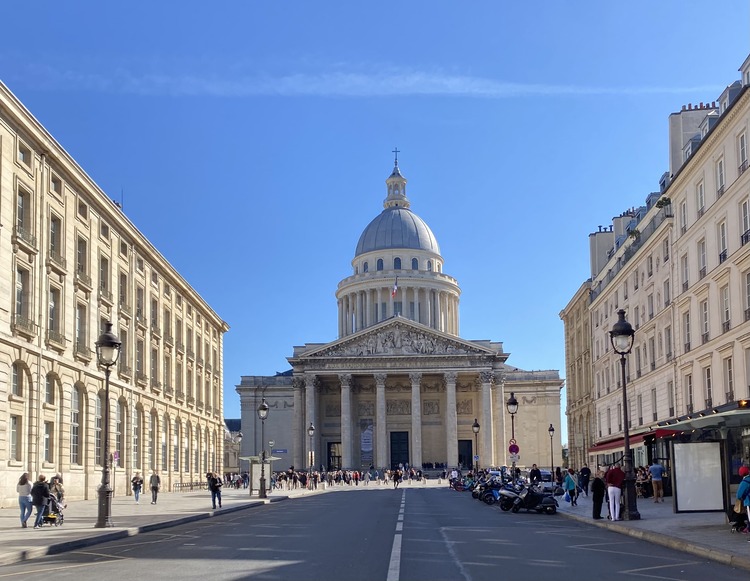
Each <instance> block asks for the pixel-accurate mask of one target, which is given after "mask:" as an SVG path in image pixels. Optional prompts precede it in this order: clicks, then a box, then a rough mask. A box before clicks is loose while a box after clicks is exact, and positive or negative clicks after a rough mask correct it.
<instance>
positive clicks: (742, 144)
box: [737, 132, 747, 175]
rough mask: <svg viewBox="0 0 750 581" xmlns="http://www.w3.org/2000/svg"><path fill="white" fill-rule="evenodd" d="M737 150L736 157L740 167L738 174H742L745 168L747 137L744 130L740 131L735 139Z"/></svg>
mask: <svg viewBox="0 0 750 581" xmlns="http://www.w3.org/2000/svg"><path fill="white" fill-rule="evenodd" d="M737 150H738V151H737V153H738V156H737V158H738V159H739V160H740V167H739V168H738V169H739V173H740V175H742V173H744V171H745V170H746V169H747V139H746V137H745V133H744V132H743V133H740V136H739V138H738V139H737Z"/></svg>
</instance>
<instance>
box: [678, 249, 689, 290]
mask: <svg viewBox="0 0 750 581" xmlns="http://www.w3.org/2000/svg"><path fill="white" fill-rule="evenodd" d="M680 273H681V275H682V290H683V292H685V291H686V290H687V289H688V284H689V280H690V272H689V269H688V257H687V254H683V255H682V257H681V258H680Z"/></svg>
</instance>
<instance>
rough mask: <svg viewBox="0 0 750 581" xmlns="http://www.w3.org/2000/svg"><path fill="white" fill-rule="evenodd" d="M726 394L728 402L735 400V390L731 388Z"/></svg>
mask: <svg viewBox="0 0 750 581" xmlns="http://www.w3.org/2000/svg"><path fill="white" fill-rule="evenodd" d="M724 396H725V397H726V398H727V403H729V402H730V401H734V390H733V389H730V390H729V391H728V392H726V393H725V394H724Z"/></svg>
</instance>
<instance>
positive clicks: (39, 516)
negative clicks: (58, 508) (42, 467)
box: [31, 474, 50, 529]
mask: <svg viewBox="0 0 750 581" xmlns="http://www.w3.org/2000/svg"><path fill="white" fill-rule="evenodd" d="M49 497H50V492H49V484H47V477H46V476H45V475H44V474H40V475H39V478H37V481H36V482H34V486H32V487H31V502H32V504H33V505H34V506H35V507H36V520H35V521H34V528H35V529H40V528H42V525H43V524H44V512H45V510H46V509H47V503H48V502H49Z"/></svg>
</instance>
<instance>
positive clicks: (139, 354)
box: [135, 339, 144, 379]
mask: <svg viewBox="0 0 750 581" xmlns="http://www.w3.org/2000/svg"><path fill="white" fill-rule="evenodd" d="M143 371H144V369H143V340H142V339H138V340H137V341H136V342H135V373H136V376H137V377H139V378H141V379H142V378H143Z"/></svg>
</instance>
